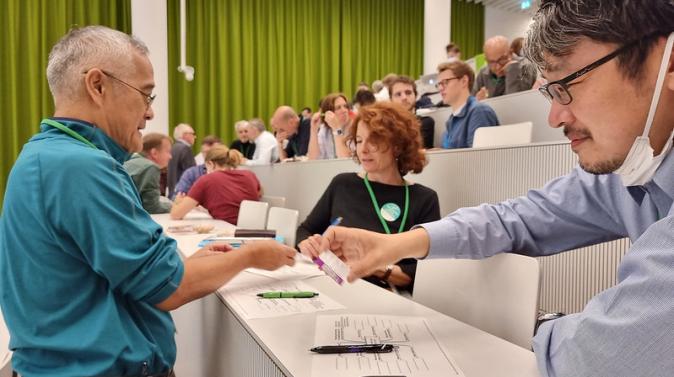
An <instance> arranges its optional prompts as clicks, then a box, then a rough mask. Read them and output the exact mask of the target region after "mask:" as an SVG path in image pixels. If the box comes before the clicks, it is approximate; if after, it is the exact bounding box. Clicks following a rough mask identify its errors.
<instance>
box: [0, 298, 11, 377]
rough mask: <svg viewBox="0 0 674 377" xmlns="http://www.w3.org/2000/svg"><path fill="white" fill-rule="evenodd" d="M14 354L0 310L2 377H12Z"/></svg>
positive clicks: (0, 367) (0, 371) (0, 372)
mask: <svg viewBox="0 0 674 377" xmlns="http://www.w3.org/2000/svg"><path fill="white" fill-rule="evenodd" d="M11 360H12V352H11V351H10V350H9V330H8V329H7V325H6V324H5V319H4V317H3V316H2V311H1V310H0V377H10V376H11V375H12V366H11V364H12V363H11V362H10V361H11Z"/></svg>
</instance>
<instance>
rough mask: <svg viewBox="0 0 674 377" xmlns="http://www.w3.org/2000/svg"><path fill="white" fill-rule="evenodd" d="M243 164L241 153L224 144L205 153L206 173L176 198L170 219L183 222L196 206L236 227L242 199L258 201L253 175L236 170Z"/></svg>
mask: <svg viewBox="0 0 674 377" xmlns="http://www.w3.org/2000/svg"><path fill="white" fill-rule="evenodd" d="M242 162H243V156H242V155H241V153H240V152H239V151H237V150H234V149H229V148H227V147H225V146H224V145H216V146H214V147H213V148H211V150H210V151H208V153H206V172H207V174H206V175H204V176H202V177H200V178H199V179H198V180H197V181H196V183H194V186H192V188H191V189H190V191H189V192H188V193H187V195H185V194H180V195H179V196H177V197H176V200H175V203H174V204H173V208H171V218H172V219H174V220H178V219H182V218H183V217H185V215H186V214H187V213H188V212H189V211H191V210H192V209H193V208H195V207H196V206H198V205H201V206H203V207H204V208H206V209H207V210H208V213H210V215H211V216H213V218H215V219H219V220H224V221H227V222H228V223H230V224H234V225H236V221H237V218H238V216H239V207H240V206H241V202H242V201H243V200H255V201H257V200H259V199H260V197H261V196H262V188H261V187H260V182H259V181H258V179H257V177H256V176H255V173H253V172H252V171H250V170H237V169H236V168H237V166H239V165H240V164H241V163H242Z"/></svg>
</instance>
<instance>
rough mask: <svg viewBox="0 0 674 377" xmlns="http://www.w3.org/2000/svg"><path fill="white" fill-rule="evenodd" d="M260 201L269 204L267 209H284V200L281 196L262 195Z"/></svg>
mask: <svg viewBox="0 0 674 377" xmlns="http://www.w3.org/2000/svg"><path fill="white" fill-rule="evenodd" d="M260 201H261V202H266V203H269V207H280V208H285V207H286V198H285V197H283V196H270V195H263V196H262V197H261V198H260Z"/></svg>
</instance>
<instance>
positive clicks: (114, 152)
mask: <svg viewBox="0 0 674 377" xmlns="http://www.w3.org/2000/svg"><path fill="white" fill-rule="evenodd" d="M50 119H53V120H55V121H57V122H59V123H61V124H63V125H64V126H66V127H68V128H70V129H71V130H73V131H75V132H77V133H78V134H80V135H82V137H84V138H85V139H87V140H89V141H90V142H91V143H92V144H94V145H95V146H96V147H97V148H98V149H100V150H102V151H105V152H107V153H108V154H109V155H110V156H112V158H114V159H115V160H117V162H119V163H120V164H123V163H124V162H125V161H126V160H128V159H129V157H130V156H131V154H130V153H129V152H127V151H125V150H124V149H122V147H121V146H120V145H119V144H117V142H115V141H114V140H112V138H110V136H108V135H107V134H106V133H105V132H103V131H102V130H101V129H100V128H98V127H96V125H95V124H93V123H89V122H86V121H83V120H80V119H72V118H56V117H52V118H50ZM40 132H41V134H42V135H43V136H45V137H46V136H48V135H53V134H55V133H60V134H64V133H63V131H61V130H59V129H56V128H54V127H52V126H47V125H44V124H43V125H41V126H40ZM39 136H40V135H37V137H39ZM68 137H70V136H68ZM73 140H75V139H73ZM78 142H79V141H78Z"/></svg>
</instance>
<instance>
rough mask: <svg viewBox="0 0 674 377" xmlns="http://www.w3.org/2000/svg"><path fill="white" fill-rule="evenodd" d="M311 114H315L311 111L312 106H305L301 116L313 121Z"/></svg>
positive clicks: (303, 118)
mask: <svg viewBox="0 0 674 377" xmlns="http://www.w3.org/2000/svg"><path fill="white" fill-rule="evenodd" d="M311 114H313V113H312V112H311V107H305V108H303V109H302V112H301V113H300V118H302V120H305V119H308V120H310V121H311Z"/></svg>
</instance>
